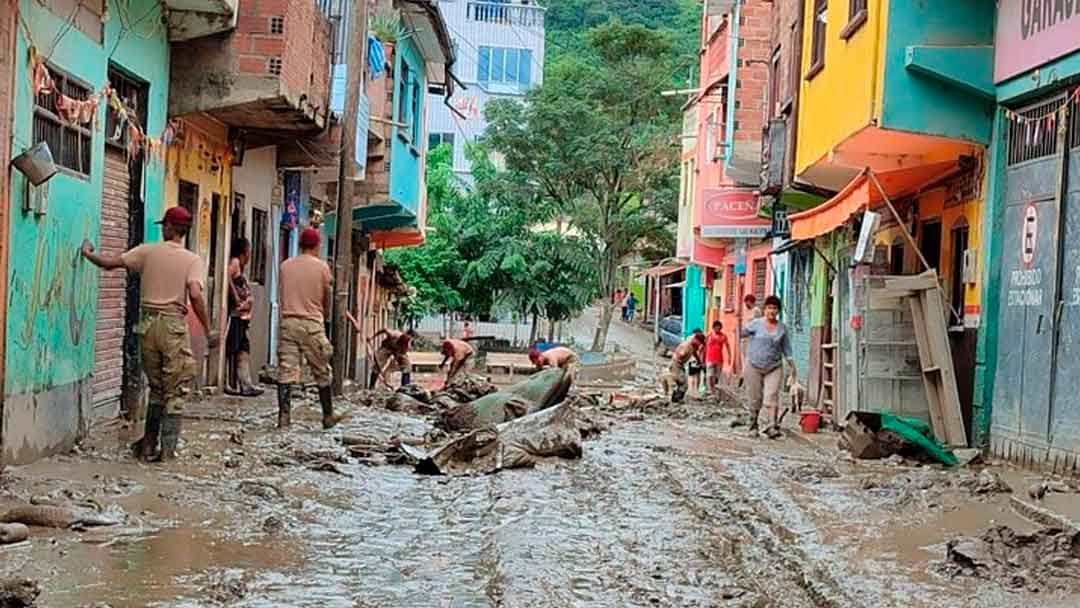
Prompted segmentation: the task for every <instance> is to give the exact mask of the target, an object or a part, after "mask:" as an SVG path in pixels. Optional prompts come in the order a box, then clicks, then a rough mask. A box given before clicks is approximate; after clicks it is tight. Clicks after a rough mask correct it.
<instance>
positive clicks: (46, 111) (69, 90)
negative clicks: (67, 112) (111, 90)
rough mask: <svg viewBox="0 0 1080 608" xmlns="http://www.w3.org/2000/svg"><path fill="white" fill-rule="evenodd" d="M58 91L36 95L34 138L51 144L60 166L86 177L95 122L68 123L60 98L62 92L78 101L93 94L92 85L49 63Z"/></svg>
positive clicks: (51, 149) (91, 150) (54, 157)
mask: <svg viewBox="0 0 1080 608" xmlns="http://www.w3.org/2000/svg"><path fill="white" fill-rule="evenodd" d="M49 73H50V74H51V75H52V78H53V85H54V88H55V92H53V93H51V94H45V93H40V94H38V95H37V96H36V97H35V99H34V142H35V143H37V142H40V141H44V142H46V143H48V144H49V150H50V151H51V152H52V155H53V160H54V161H55V162H56V164H57V166H59V167H63V168H65V169H68V170H70V171H72V172H74V173H76V174H78V175H80V176H82V177H89V175H90V167H91V162H90V161H91V158H92V152H93V137H94V136H93V132H92V131H91V130H90V127H91V126H92V123H91V124H88V125H80V124H73V123H68V122H67V121H65V120H64V119H62V118H60V111H59V110H58V109H57V107H56V102H57V100H58V99H59V98H60V94H63V95H66V96H67V97H70V98H71V99H74V100H76V101H83V100H86V99H88V98H89V97H90V86H89V85H87V84H84V83H82V82H80V81H78V80H75V78H74V77H72V76H70V75H68V74H66V73H65V72H63V71H61V70H59V69H57V68H56V67H55V66H53V65H50V66H49Z"/></svg>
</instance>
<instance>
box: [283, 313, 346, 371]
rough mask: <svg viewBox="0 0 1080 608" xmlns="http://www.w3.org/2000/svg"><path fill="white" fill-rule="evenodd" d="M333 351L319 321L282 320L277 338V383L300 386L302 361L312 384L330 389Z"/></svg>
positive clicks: (289, 318) (293, 318) (286, 318)
mask: <svg viewBox="0 0 1080 608" xmlns="http://www.w3.org/2000/svg"><path fill="white" fill-rule="evenodd" d="M333 354H334V347H333V346H332V345H331V344H330V340H327V339H326V330H325V329H324V328H323V324H322V321H318V320H316V319H305V318H302V317H284V318H282V319H281V336H280V337H279V338H278V382H280V383H281V384H297V383H299V382H300V366H301V365H302V361H303V360H304V359H306V360H307V362H308V365H310V366H311V376H312V377H313V378H314V379H315V384H317V385H319V386H330V358H331V357H332V356H333Z"/></svg>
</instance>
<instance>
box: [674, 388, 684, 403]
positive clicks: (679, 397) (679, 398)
mask: <svg viewBox="0 0 1080 608" xmlns="http://www.w3.org/2000/svg"><path fill="white" fill-rule="evenodd" d="M685 398H686V389H685V388H682V387H681V386H680V387H678V388H676V389H675V392H673V393H672V394H671V402H672V403H682V402H683V399H685Z"/></svg>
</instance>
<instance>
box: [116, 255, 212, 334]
mask: <svg viewBox="0 0 1080 608" xmlns="http://www.w3.org/2000/svg"><path fill="white" fill-rule="evenodd" d="M120 259H122V260H123V261H124V266H125V267H126V268H127V269H128V270H131V271H132V272H137V273H139V274H140V275H141V280H140V291H139V300H140V302H141V304H142V309H143V310H145V311H148V312H161V313H166V314H177V315H180V316H184V315H186V314H187V311H188V283H189V282H191V281H194V282H196V283H198V284H199V285H200V286H202V287H205V282H204V279H203V263H202V258H200V257H199V256H198V255H197V254H196V253H194V252H191V251H188V250H187V249H184V246H183V245H182V244H180V243H177V242H175V241H166V242H163V243H147V244H145V245H139V246H138V247H135V248H134V249H131V250H129V251H126V252H124V253H123V254H121V255H120Z"/></svg>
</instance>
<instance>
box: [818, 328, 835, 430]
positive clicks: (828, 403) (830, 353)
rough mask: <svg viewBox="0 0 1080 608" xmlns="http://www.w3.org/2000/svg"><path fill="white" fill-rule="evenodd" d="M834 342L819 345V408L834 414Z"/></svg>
mask: <svg viewBox="0 0 1080 608" xmlns="http://www.w3.org/2000/svg"><path fill="white" fill-rule="evenodd" d="M836 378H837V375H836V344H835V343H830V344H822V345H821V399H819V401H820V403H821V409H822V410H824V411H825V412H826V413H829V414H834V415H835V414H836V384H837V382H836Z"/></svg>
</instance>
